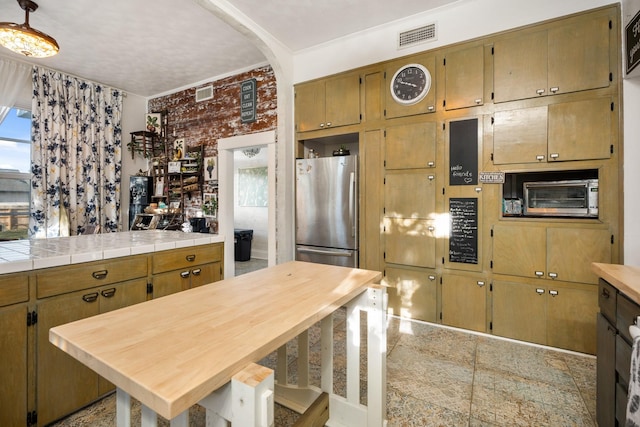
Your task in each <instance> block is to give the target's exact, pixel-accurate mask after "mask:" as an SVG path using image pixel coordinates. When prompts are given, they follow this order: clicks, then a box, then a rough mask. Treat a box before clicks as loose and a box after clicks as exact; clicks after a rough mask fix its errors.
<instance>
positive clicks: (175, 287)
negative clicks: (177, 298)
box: [153, 268, 191, 298]
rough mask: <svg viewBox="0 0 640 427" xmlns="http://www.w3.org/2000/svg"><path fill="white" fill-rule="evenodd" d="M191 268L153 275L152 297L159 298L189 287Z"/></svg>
mask: <svg viewBox="0 0 640 427" xmlns="http://www.w3.org/2000/svg"><path fill="white" fill-rule="evenodd" d="M190 283H191V269H190V268H185V269H181V270H175V271H169V272H167V273H161V274H156V275H154V276H153V298H160V297H164V296H167V295H171V294H175V293H176V292H181V291H184V290H187V289H189V287H190Z"/></svg>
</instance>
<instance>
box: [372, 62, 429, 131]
mask: <svg viewBox="0 0 640 427" xmlns="http://www.w3.org/2000/svg"><path fill="white" fill-rule="evenodd" d="M416 66H417V67H418V68H420V70H421V71H422V72H423V73H424V74H425V78H426V82H425V83H426V84H425V86H424V88H423V90H421V91H419V94H418V97H417V98H415V100H416V101H417V102H400V101H398V100H397V99H396V98H394V92H395V93H398V92H399V90H400V88H402V87H404V86H406V87H414V86H413V85H417V83H414V82H412V81H410V80H409V79H405V78H404V77H403V75H402V74H403V73H406V75H407V76H408V74H409V73H410V72H412V69H413V68H414V67H416ZM425 70H426V71H425ZM384 76H385V93H386V98H385V99H386V103H385V117H386V118H387V119H391V118H395V117H405V116H413V115H416V114H424V113H433V112H435V111H436V57H435V55H433V54H429V55H420V56H416V57H414V58H411V59H406V58H405V59H399V60H396V61H392V62H389V63H387V64H386V66H385V73H384ZM396 96H398V95H396Z"/></svg>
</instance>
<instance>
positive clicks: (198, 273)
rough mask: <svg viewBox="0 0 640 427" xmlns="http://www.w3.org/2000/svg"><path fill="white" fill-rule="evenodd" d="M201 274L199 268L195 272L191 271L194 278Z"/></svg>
mask: <svg viewBox="0 0 640 427" xmlns="http://www.w3.org/2000/svg"><path fill="white" fill-rule="evenodd" d="M201 272H202V269H200V268H196V269H195V270H191V274H193V275H194V276H199V275H200V273H201Z"/></svg>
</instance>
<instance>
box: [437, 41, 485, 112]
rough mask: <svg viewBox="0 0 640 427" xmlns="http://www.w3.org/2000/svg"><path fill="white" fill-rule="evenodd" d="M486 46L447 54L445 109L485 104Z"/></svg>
mask: <svg viewBox="0 0 640 427" xmlns="http://www.w3.org/2000/svg"><path fill="white" fill-rule="evenodd" d="M483 96H484V46H482V45H480V46H473V47H470V48H467V49H462V50H457V51H454V52H449V53H447V54H446V56H445V109H447V110H455V109H457V108H466V107H474V106H476V105H482V104H483Z"/></svg>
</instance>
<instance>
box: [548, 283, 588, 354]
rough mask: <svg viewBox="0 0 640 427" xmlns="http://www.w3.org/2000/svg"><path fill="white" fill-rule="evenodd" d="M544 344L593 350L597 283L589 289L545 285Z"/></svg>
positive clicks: (582, 350) (579, 349)
mask: <svg viewBox="0 0 640 427" xmlns="http://www.w3.org/2000/svg"><path fill="white" fill-rule="evenodd" d="M547 303H548V307H547V344H548V345H550V346H553V347H559V348H564V349H567V350H573V351H578V352H581V353H588V354H596V315H597V314H598V287H597V286H593V287H592V289H568V288H564V289H557V288H553V287H550V288H549V297H548V298H547Z"/></svg>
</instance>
